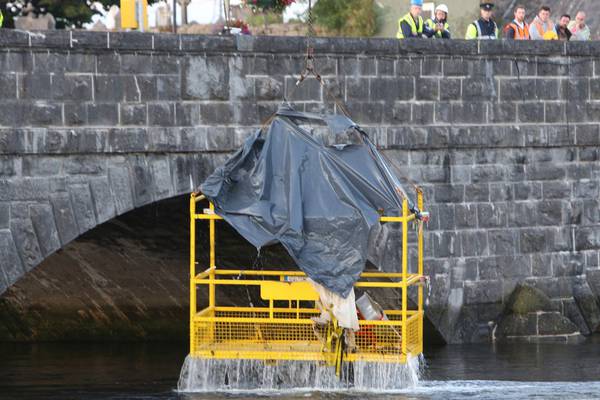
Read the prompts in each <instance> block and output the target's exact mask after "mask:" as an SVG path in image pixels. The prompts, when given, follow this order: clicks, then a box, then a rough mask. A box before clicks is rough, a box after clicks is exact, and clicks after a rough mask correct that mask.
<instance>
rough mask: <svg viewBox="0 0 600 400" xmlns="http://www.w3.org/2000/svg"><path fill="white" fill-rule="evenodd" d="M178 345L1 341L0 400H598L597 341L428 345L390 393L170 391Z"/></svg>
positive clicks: (180, 355)
mask: <svg viewBox="0 0 600 400" xmlns="http://www.w3.org/2000/svg"><path fill="white" fill-rule="evenodd" d="M185 355H186V348H185V344H182V343H174V344H168V343H155V344H54V343H42V344H33V345H30V344H0V399H33V400H35V399H51V400H54V399H57V400H58V399H60V400H69V399H84V400H94V399H119V400H134V399H135V400H150V399H160V400H208V399H237V398H243V399H251V398H256V397H261V398H267V397H274V398H276V399H278V400H292V399H294V400H295V399H298V400H300V399H332V400H337V399H386V400H387V399H390V400H391V399H394V400H396V399H397V400H408V399H415V400H421V399H440V400H441V399H469V400H487V399H498V398H503V399H569V400H583V399H600V341H599V340H592V341H589V342H587V343H585V344H580V345H564V344H540V345H535V344H518V345H517V344H515V345H496V346H493V345H460V346H458V345H449V346H444V347H437V348H429V349H428V350H427V352H426V359H427V364H428V365H427V367H426V368H425V371H424V373H423V376H422V378H421V381H420V382H419V384H418V385H417V386H416V387H414V388H410V389H406V390H402V391H399V392H395V393H356V392H310V391H307V392H306V391H285V392H253V393H201V394H200V393H197V394H180V393H177V392H176V390H175V389H176V387H177V380H178V377H179V371H180V368H181V365H182V362H183V360H184V358H185Z"/></svg>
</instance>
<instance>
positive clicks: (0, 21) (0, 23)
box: [0, 10, 4, 28]
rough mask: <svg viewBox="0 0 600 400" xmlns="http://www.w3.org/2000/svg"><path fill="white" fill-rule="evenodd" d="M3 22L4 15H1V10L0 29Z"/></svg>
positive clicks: (0, 13)
mask: <svg viewBox="0 0 600 400" xmlns="http://www.w3.org/2000/svg"><path fill="white" fill-rule="evenodd" d="M3 22H4V15H2V10H0V28H2V23H3Z"/></svg>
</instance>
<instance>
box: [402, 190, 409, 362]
mask: <svg viewBox="0 0 600 400" xmlns="http://www.w3.org/2000/svg"><path fill="white" fill-rule="evenodd" d="M402 217H403V219H402V354H406V345H407V343H406V342H407V340H408V335H407V333H408V332H407V329H406V320H407V318H408V312H407V311H408V304H407V303H408V285H407V284H406V282H407V280H408V200H407V199H406V198H405V199H404V200H403V201H402Z"/></svg>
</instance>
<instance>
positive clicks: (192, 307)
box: [190, 193, 197, 355]
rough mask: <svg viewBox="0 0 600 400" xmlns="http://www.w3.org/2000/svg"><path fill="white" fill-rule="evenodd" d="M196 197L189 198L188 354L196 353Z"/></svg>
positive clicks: (193, 195)
mask: <svg viewBox="0 0 600 400" xmlns="http://www.w3.org/2000/svg"><path fill="white" fill-rule="evenodd" d="M196 312H197V309H196V195H195V194H194V193H192V196H191V197H190V354H192V355H193V354H194V353H195V352H196V340H195V339H196V338H195V335H194V317H195V316H196Z"/></svg>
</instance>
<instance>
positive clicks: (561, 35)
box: [556, 25, 573, 41]
mask: <svg viewBox="0 0 600 400" xmlns="http://www.w3.org/2000/svg"><path fill="white" fill-rule="evenodd" d="M556 34H557V35H558V39H559V40H567V41H569V40H571V36H573V34H572V33H571V31H570V30H569V28H567V27H566V26H565V27H564V28H561V27H560V26H558V25H556Z"/></svg>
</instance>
